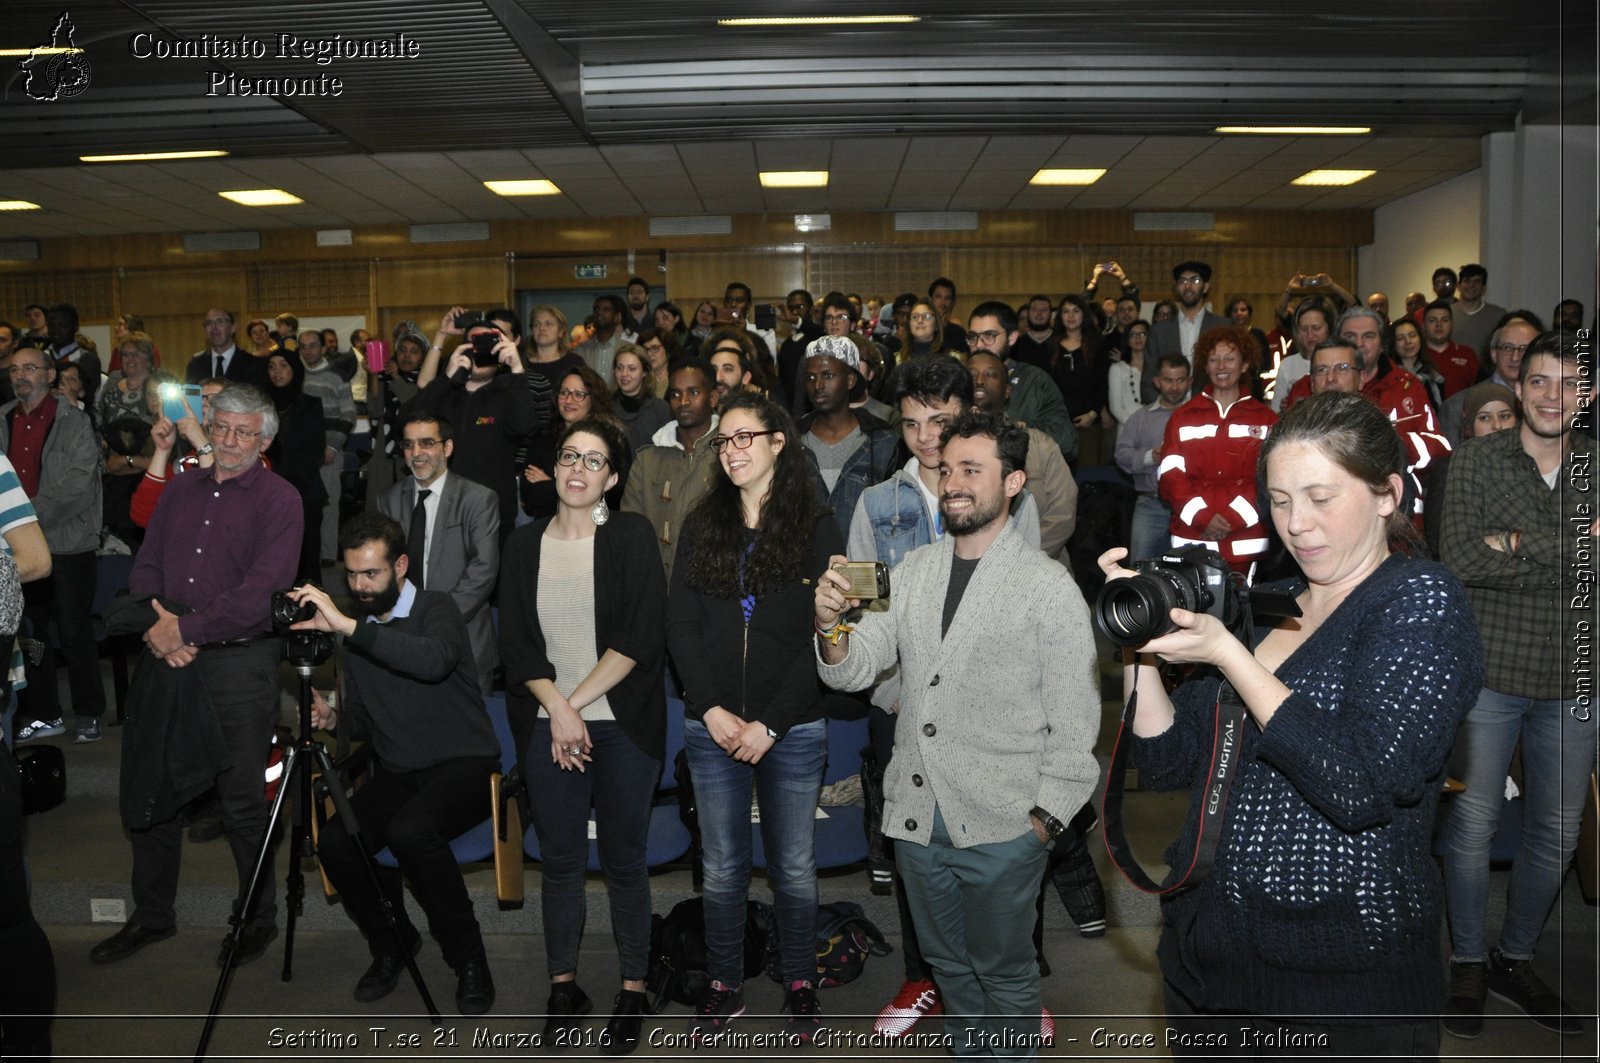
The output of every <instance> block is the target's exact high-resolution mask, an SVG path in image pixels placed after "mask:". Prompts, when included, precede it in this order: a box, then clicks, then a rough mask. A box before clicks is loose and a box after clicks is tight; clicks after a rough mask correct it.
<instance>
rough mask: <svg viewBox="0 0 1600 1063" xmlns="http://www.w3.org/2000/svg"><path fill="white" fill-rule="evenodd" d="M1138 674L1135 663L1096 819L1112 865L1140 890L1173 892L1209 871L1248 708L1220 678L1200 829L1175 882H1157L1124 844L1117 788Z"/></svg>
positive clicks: (1127, 748) (1123, 768) (1126, 750)
mask: <svg viewBox="0 0 1600 1063" xmlns="http://www.w3.org/2000/svg"><path fill="white" fill-rule="evenodd" d="M1138 674H1139V673H1138V669H1137V668H1135V670H1134V676H1135V678H1134V689H1133V690H1132V692H1130V693H1129V694H1128V703H1127V704H1126V705H1125V706H1123V709H1122V722H1121V724H1120V725H1119V726H1118V728H1117V741H1116V744H1115V745H1114V746H1112V748H1111V767H1110V770H1109V771H1108V772H1107V773H1106V789H1105V795H1104V797H1103V799H1102V801H1101V804H1100V818H1101V822H1102V824H1103V834H1104V837H1105V840H1106V852H1107V854H1108V855H1109V856H1110V857H1111V862H1112V863H1113V864H1115V865H1117V870H1118V871H1121V872H1122V874H1123V876H1124V877H1125V878H1126V879H1127V880H1128V881H1129V882H1131V883H1133V884H1134V885H1135V886H1137V887H1138V888H1139V889H1141V890H1143V891H1144V892H1146V893H1154V894H1157V895H1162V894H1171V895H1174V896H1176V895H1177V894H1180V893H1183V892H1186V891H1188V890H1191V889H1194V888H1195V887H1196V886H1198V885H1200V883H1201V882H1204V881H1205V878H1206V876H1207V875H1208V874H1210V872H1211V864H1212V861H1213V860H1214V859H1215V858H1216V854H1217V840H1218V838H1220V837H1221V835H1222V819H1223V816H1225V815H1226V814H1227V809H1228V795H1229V794H1230V793H1231V791H1232V789H1233V779H1234V776H1235V775H1237V774H1238V766H1239V764H1238V762H1239V749H1240V746H1241V745H1242V743H1243V739H1244V728H1245V725H1246V723H1247V722H1248V713H1247V711H1246V709H1245V707H1244V701H1243V700H1242V699H1241V698H1240V697H1239V695H1238V693H1237V692H1235V691H1234V689H1233V687H1232V685H1231V684H1229V683H1228V681H1227V680H1223V681H1222V689H1221V690H1220V691H1218V693H1217V704H1216V709H1215V715H1214V717H1213V725H1212V726H1213V730H1212V737H1211V768H1210V771H1209V772H1208V773H1207V775H1206V786H1205V791H1204V793H1205V804H1204V806H1203V807H1202V808H1201V809H1200V829H1199V833H1198V834H1197V835H1196V837H1195V845H1194V853H1193V855H1192V856H1191V857H1190V859H1189V866H1188V867H1187V868H1185V869H1184V871H1183V875H1182V877H1180V878H1179V879H1178V881H1176V882H1174V883H1173V884H1172V885H1170V886H1166V887H1162V886H1159V885H1157V884H1156V882H1155V880H1154V879H1152V878H1151V877H1150V876H1149V875H1147V874H1145V871H1144V868H1142V867H1140V866H1139V861H1138V860H1137V859H1136V858H1135V857H1134V855H1133V850H1132V849H1131V848H1130V847H1129V846H1128V835H1127V832H1126V830H1125V828H1124V825H1123V820H1122V795H1123V787H1124V782H1125V780H1126V778H1127V774H1128V754H1129V751H1130V750H1131V749H1132V747H1133V741H1132V738H1133V735H1132V728H1133V718H1134V714H1135V713H1136V712H1137V711H1138V704H1139V683H1138V678H1137V677H1138Z"/></svg>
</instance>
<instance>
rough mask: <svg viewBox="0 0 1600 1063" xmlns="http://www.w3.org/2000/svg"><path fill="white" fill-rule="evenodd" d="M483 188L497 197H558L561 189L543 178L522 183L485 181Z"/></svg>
mask: <svg viewBox="0 0 1600 1063" xmlns="http://www.w3.org/2000/svg"><path fill="white" fill-rule="evenodd" d="M483 187H485V188H487V189H488V190H489V191H491V192H493V193H494V194H495V195H497V196H559V195H560V194H561V189H559V188H557V187H556V186H555V182H553V181H546V180H545V179H544V178H542V177H541V178H539V179H537V180H524V181H485V182H483Z"/></svg>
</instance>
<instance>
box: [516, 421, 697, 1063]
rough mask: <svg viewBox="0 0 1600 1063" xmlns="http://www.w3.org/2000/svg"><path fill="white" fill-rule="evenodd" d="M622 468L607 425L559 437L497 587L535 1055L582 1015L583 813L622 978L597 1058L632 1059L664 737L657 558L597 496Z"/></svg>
mask: <svg viewBox="0 0 1600 1063" xmlns="http://www.w3.org/2000/svg"><path fill="white" fill-rule="evenodd" d="M627 455H628V445H627V443H626V442H625V441H624V440H623V438H622V432H621V431H620V430H619V429H618V428H617V427H616V426H615V425H614V424H612V423H611V422H609V421H601V420H594V419H591V420H579V421H575V422H574V423H572V424H571V425H569V426H567V428H566V430H565V431H563V432H562V433H561V436H560V439H559V441H558V449H557V451H556V457H555V469H556V477H555V491H556V497H557V506H556V512H555V515H554V516H552V517H548V518H546V519H544V520H540V521H537V522H535V523H533V524H528V525H524V526H523V527H521V528H518V529H517V530H516V532H515V533H513V534H512V536H511V538H510V540H508V541H507V543H506V549H505V553H504V559H505V560H504V566H503V568H502V571H501V578H500V655H501V659H502V660H504V661H505V662H506V693H507V695H508V697H507V709H508V711H509V713H510V716H511V722H512V726H513V728H514V729H515V730H516V731H517V734H518V738H519V746H520V748H521V749H522V751H523V752H522V770H523V773H524V774H525V775H526V777H527V779H528V782H529V784H530V788H531V790H532V792H533V793H534V794H535V795H536V799H535V800H534V801H533V805H532V809H533V828H534V830H535V831H537V832H538V835H539V846H540V850H541V854H542V856H543V860H544V888H543V890H542V891H541V893H542V896H541V907H542V914H543V917H544V939H545V956H546V964H547V966H548V969H549V972H550V982H551V984H550V999H549V1002H548V1003H547V1004H546V1005H545V1014H546V1015H547V1016H548V1019H547V1021H546V1023H545V1028H544V1044H545V1046H546V1047H547V1048H552V1049H554V1048H563V1047H571V1046H573V1045H574V1044H579V1045H581V1044H583V1043H585V1042H583V1040H582V1039H581V1037H578V1036H575V1034H577V1032H578V1030H579V1022H578V1018H579V1016H581V1015H584V1014H587V1013H588V1011H589V1010H590V1008H591V1007H592V1004H591V1003H590V1000H589V997H588V996H587V995H586V994H585V993H584V991H583V989H582V988H580V987H579V985H578V982H577V970H578V947H579V943H580V941H581V939H582V935H583V923H584V874H585V872H586V870H587V868H588V864H589V837H588V823H589V806H590V803H591V801H592V802H593V804H594V815H595V828H596V838H597V840H598V843H599V848H600V866H601V869H602V870H603V871H604V872H605V876H606V893H607V896H608V897H609V898H610V902H611V926H612V929H613V933H614V935H615V937H616V941H617V952H618V954H619V959H620V964H621V969H622V989H621V991H620V992H619V993H618V994H617V998H616V1004H615V1006H614V1008H613V1010H612V1017H611V1021H610V1022H609V1023H608V1024H607V1026H606V1032H605V1034H604V1035H603V1039H602V1040H600V1042H599V1045H600V1047H601V1048H602V1049H603V1050H604V1051H606V1052H607V1053H609V1054H612V1055H620V1054H622V1053H624V1052H631V1051H632V1050H633V1048H634V1047H635V1046H636V1045H637V1044H638V1041H639V1030H640V1025H641V1023H642V1021H643V1017H644V1009H645V993H644V979H645V975H646V974H647V968H648V966H649V959H650V957H649V953H650V876H649V873H648V871H647V869H646V866H645V843H646V840H647V836H648V834H649V830H650V805H651V800H652V799H653V797H654V795H655V789H656V782H657V780H659V779H660V778H661V761H662V758H663V757H664V756H665V754H666V733H667V727H666V718H667V702H666V690H665V687H664V685H663V682H662V669H663V668H664V667H665V660H666V658H665V653H666V638H665V636H664V634H663V631H664V625H663V619H664V617H665V615H666V611H667V582H666V576H665V575H664V574H663V572H662V568H661V553H660V550H659V548H658V547H657V546H656V541H655V531H654V530H653V529H652V528H651V526H650V522H649V521H648V520H646V519H645V518H644V517H642V516H640V515H639V514H637V513H620V512H613V511H611V510H610V508H609V507H607V506H606V503H605V498H604V495H605V492H606V490H607V489H608V488H610V487H612V486H614V485H615V484H616V483H617V482H618V481H619V480H620V478H621V477H622V476H625V475H626V474H627V461H628V457H627Z"/></svg>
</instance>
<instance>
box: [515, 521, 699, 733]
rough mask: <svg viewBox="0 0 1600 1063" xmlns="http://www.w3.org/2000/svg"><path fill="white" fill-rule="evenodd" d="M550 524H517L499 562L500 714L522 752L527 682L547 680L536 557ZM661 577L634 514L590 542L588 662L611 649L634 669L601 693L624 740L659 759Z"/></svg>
mask: <svg viewBox="0 0 1600 1063" xmlns="http://www.w3.org/2000/svg"><path fill="white" fill-rule="evenodd" d="M549 526H550V520H549V519H545V520H541V521H537V522H535V523H533V524H524V525H523V526H522V527H520V528H518V529H517V530H516V531H514V532H512V533H511V537H510V538H509V539H507V540H506V545H505V549H504V551H503V552H502V554H501V560H500V659H501V660H502V661H504V662H505V666H506V711H507V713H508V715H509V716H510V720H511V725H512V730H513V731H514V732H515V733H516V736H517V748H518V749H525V748H526V747H527V739H528V736H530V735H531V734H532V733H533V721H534V719H536V718H537V717H538V714H539V703H538V702H537V701H536V700H535V699H534V697H533V695H532V694H530V693H529V692H528V687H527V684H528V681H529V680H533V679H554V678H555V677H556V670H555V667H554V666H553V665H551V663H550V658H549V657H548V656H546V653H545V639H544V631H543V630H542V629H541V628H540V627H539V552H540V549H541V547H542V545H543V542H544V532H545V529H546V528H548V527H549ZM666 617H667V577H666V572H665V570H663V568H662V567H661V548H660V547H659V546H657V544H656V533H655V529H654V528H653V527H651V525H650V522H649V521H648V520H647V519H645V517H644V516H643V515H642V514H639V513H619V512H616V511H615V510H613V511H612V513H611V519H610V520H609V521H607V522H606V523H605V524H602V525H601V526H600V527H599V528H597V529H596V530H595V535H594V627H595V655H596V656H597V657H598V656H604V654H605V652H606V650H608V649H609V650H616V651H617V652H618V653H620V654H622V655H623V656H625V657H630V658H632V659H633V660H634V661H635V662H636V663H635V665H634V668H633V671H631V672H629V673H628V674H627V675H626V676H624V677H623V679H622V682H620V683H618V684H617V685H616V686H614V687H612V688H611V690H610V691H608V692H607V694H606V700H607V701H608V702H609V703H610V705H611V712H612V714H613V715H615V716H616V718H617V724H618V726H620V727H621V728H622V733H623V734H625V735H627V736H628V740H629V741H631V742H632V743H633V744H634V745H636V746H638V747H639V749H641V750H642V751H643V752H645V753H647V754H649V755H650V756H652V757H655V758H656V759H657V760H660V759H661V758H662V757H664V756H665V755H666V750H667V692H666V688H665V686H664V685H663V682H664V673H665V668H666V660H667V638H666V630H667V625H666Z"/></svg>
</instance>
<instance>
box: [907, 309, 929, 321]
mask: <svg viewBox="0 0 1600 1063" xmlns="http://www.w3.org/2000/svg"><path fill="white" fill-rule="evenodd" d="M911 320H913V321H933V320H934V316H933V315H932V314H930V313H928V312H927V311H926V310H924V311H923V312H922V313H920V314H912V315H911Z"/></svg>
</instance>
